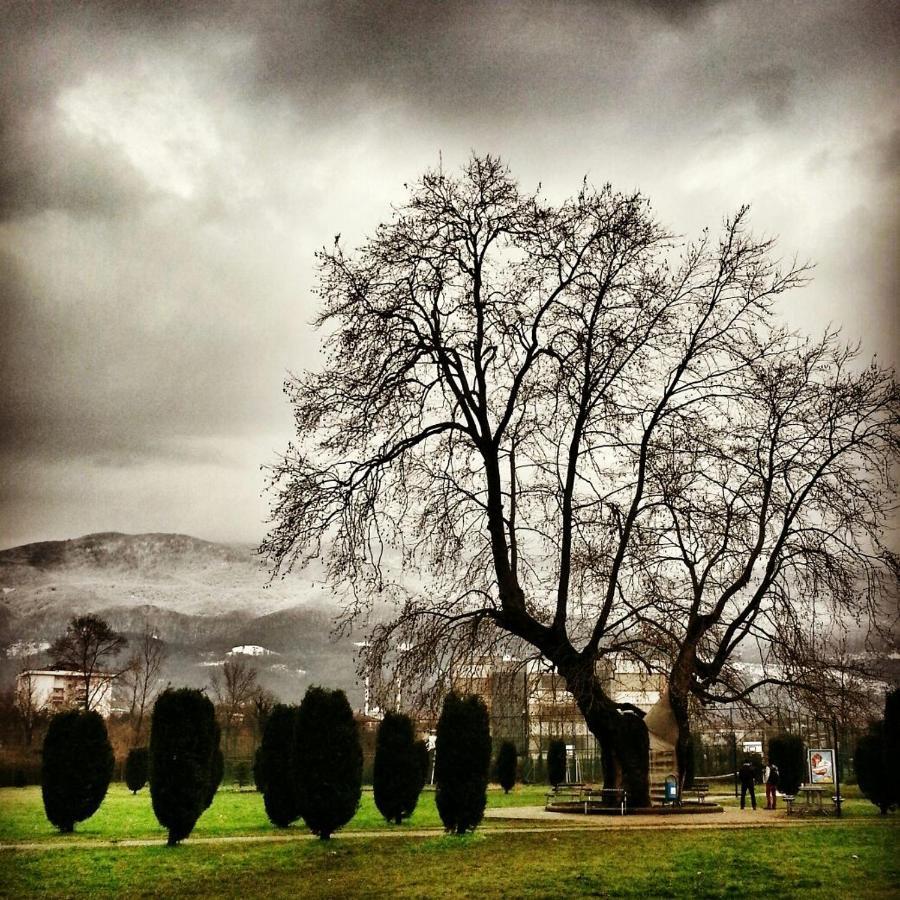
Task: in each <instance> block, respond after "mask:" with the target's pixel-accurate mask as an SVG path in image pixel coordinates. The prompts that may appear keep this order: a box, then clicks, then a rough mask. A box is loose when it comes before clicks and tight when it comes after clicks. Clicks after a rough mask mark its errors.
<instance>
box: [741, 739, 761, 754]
mask: <svg viewBox="0 0 900 900" xmlns="http://www.w3.org/2000/svg"><path fill="white" fill-rule="evenodd" d="M744 753H762V741H744Z"/></svg>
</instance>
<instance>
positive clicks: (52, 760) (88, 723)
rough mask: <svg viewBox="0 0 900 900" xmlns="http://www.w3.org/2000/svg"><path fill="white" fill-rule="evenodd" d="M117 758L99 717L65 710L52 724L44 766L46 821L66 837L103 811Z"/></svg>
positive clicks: (42, 781)
mask: <svg viewBox="0 0 900 900" xmlns="http://www.w3.org/2000/svg"><path fill="white" fill-rule="evenodd" d="M115 762H116V760H115V756H114V755H113V749H112V746H111V745H110V743H109V736H108V735H107V733H106V724H105V723H104V721H103V719H102V717H101V716H100V714H99V713H97V712H94V711H93V710H92V711H90V712H86V711H85V710H82V709H73V710H67V711H66V712H61V713H58V714H57V715H55V716H54V717H53V718H52V719H51V720H50V726H49V728H48V729H47V735H46V737H45V738H44V748H43V754H42V761H41V795H42V796H43V799H44V811H45V812H46V814H47V818H48V819H49V820H50V822H51V823H52V824H53V825H55V826H56V827H57V828H58V829H59V830H60V831H62V832H71V831H73V830H74V829H75V823H76V822H82V821H84V820H85V819H87V818H90V816H92V815H93V814H94V813H95V812H96V811H97V810H98V809H99V807H100V804H101V803H102V802H103V798H104V797H105V796H106V791H107V789H108V788H109V782H110V780H111V779H112V774H113V768H114V767H115Z"/></svg>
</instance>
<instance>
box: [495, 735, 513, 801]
mask: <svg viewBox="0 0 900 900" xmlns="http://www.w3.org/2000/svg"><path fill="white" fill-rule="evenodd" d="M518 764H519V756H518V754H517V753H516V745H515V744H514V743H513V742H512V741H503V743H502V744H500V749H499V750H498V751H497V761H496V762H495V763H494V777H495V778H496V779H497V783H498V784H499V785H500V787H502V788H503V792H504V793H505V794H508V793H509V792H510V790H512V788H513V787H515V784H516V769H517V767H518Z"/></svg>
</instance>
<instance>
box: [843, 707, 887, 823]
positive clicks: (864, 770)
mask: <svg viewBox="0 0 900 900" xmlns="http://www.w3.org/2000/svg"><path fill="white" fill-rule="evenodd" d="M884 749H885V742H884V722H882V721H878V722H873V723H872V724H871V725H870V726H869V730H868V731H867V732H866V733H865V734H864V735H863V736H862V737H861V738H860V739H859V741H858V743H857V744H856V753H855V754H854V756H853V764H854V765H855V766H856V780H857V783H858V784H859V789H860V792H861V793H862V795H863V796H864V797H865V798H866V799H867V800H870V801H871V802H872V803H874V804H875V806H877V807H878V808H879V809H880V810H881V814H882V815H886V814H887V812H888V811H889V810H890V809H891V808H892V807H893V806H894V805H895V804H896V800H893V798H892V797H891V790H890V775H889V773H888V768H889V767H888V765H887V758H886V756H885V752H884Z"/></svg>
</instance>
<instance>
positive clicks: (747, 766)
mask: <svg viewBox="0 0 900 900" xmlns="http://www.w3.org/2000/svg"><path fill="white" fill-rule="evenodd" d="M753 774H754V773H753V763H752V762H750V760H749V759H745V760H744V764H743V765H742V766H741V768H740V770H739V771H738V778H740V780H741V809H743V808H744V802H745V800H746V797H747V791H749V792H750V803H751V805H752V806H753V809H754V810H755V809H756V792H755V791H754V789H753V782H754V777H753Z"/></svg>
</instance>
